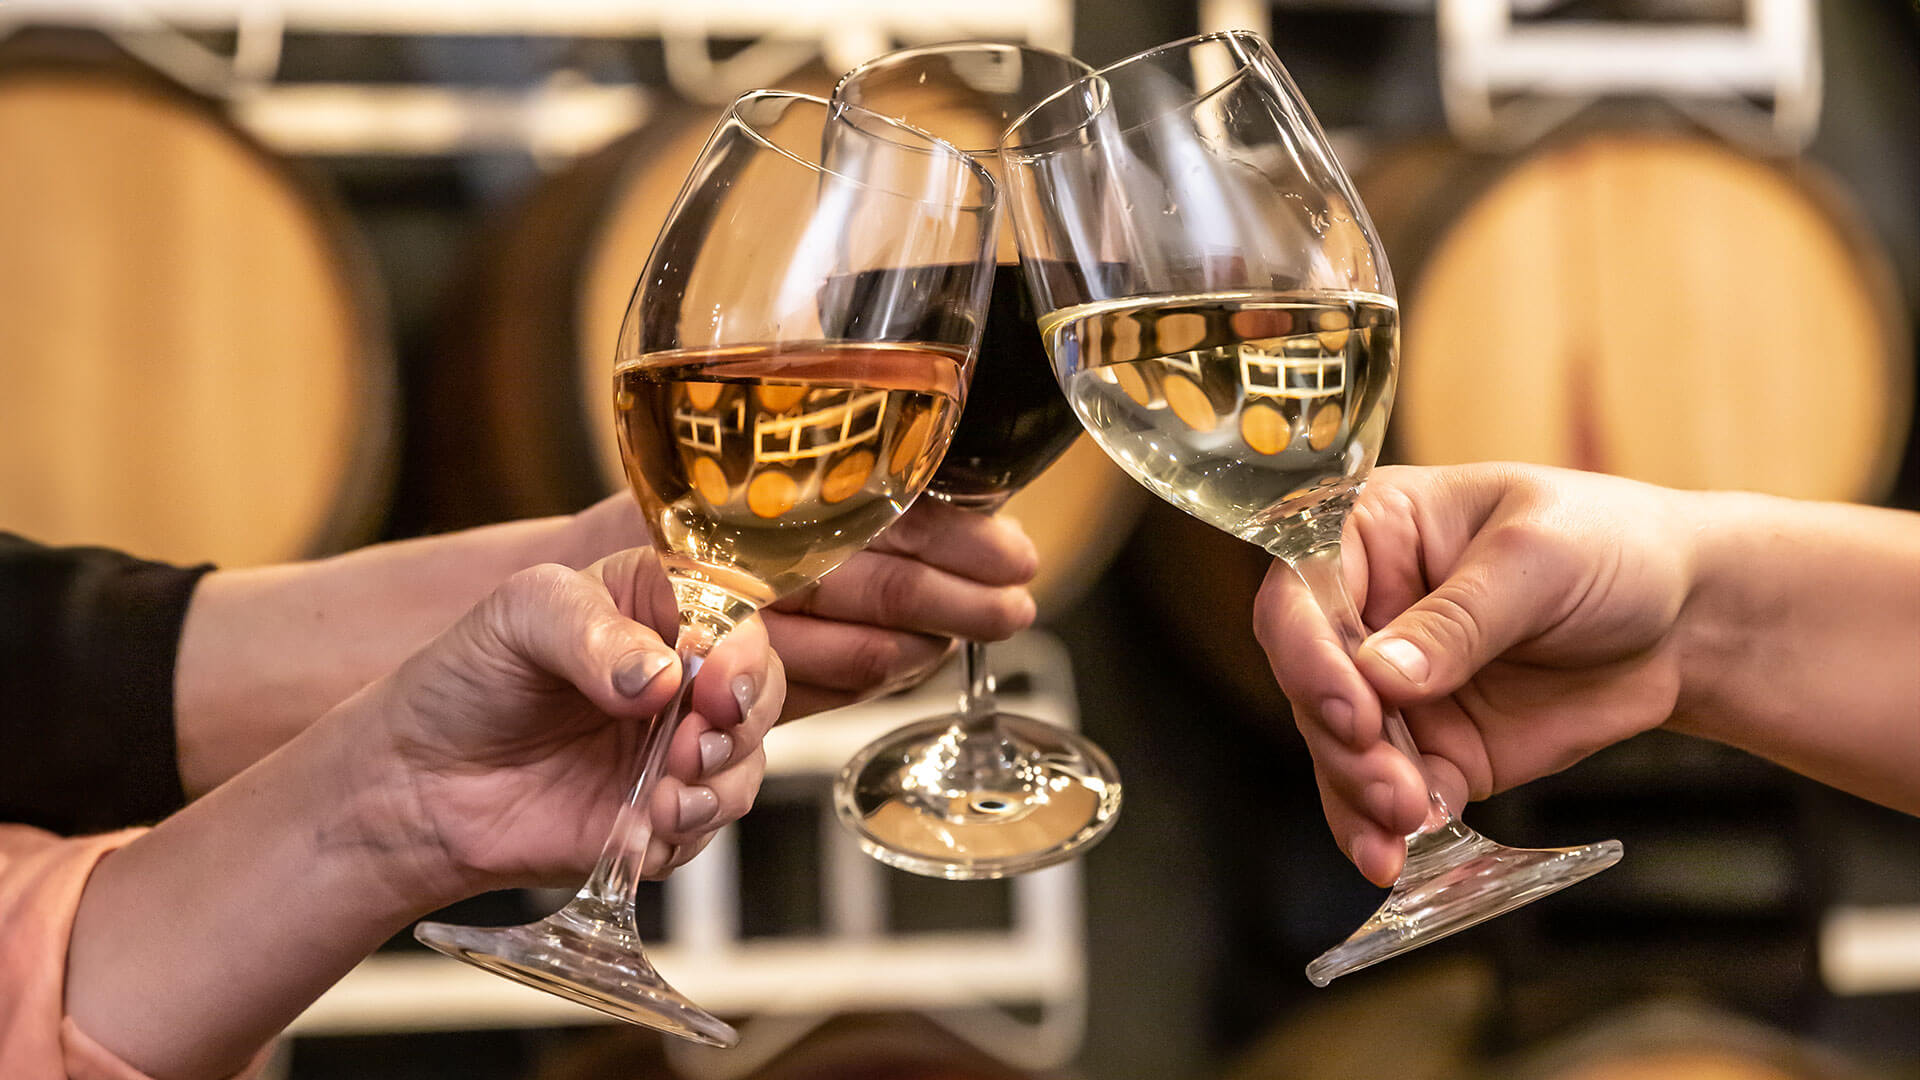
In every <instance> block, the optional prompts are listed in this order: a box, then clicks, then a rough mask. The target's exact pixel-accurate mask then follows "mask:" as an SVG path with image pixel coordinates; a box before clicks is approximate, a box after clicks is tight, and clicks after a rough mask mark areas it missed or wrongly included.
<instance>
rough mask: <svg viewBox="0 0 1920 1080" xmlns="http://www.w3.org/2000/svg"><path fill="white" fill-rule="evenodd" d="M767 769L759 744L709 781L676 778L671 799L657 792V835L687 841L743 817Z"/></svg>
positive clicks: (670, 839) (677, 840)
mask: <svg viewBox="0 0 1920 1080" xmlns="http://www.w3.org/2000/svg"><path fill="white" fill-rule="evenodd" d="M766 773H767V755H766V751H765V750H764V749H762V748H760V747H757V746H756V747H754V749H753V752H752V753H750V754H748V755H746V756H745V757H743V758H741V759H740V760H739V761H736V762H734V763H732V764H731V765H729V766H727V767H726V768H725V769H722V770H721V771H720V772H719V773H717V774H715V775H714V776H711V777H709V778H708V779H707V781H706V782H705V783H702V784H679V783H677V782H676V784H675V786H676V787H677V788H678V789H679V790H678V791H676V792H675V793H674V795H673V797H672V798H671V799H668V798H663V797H659V796H656V797H655V799H654V802H653V803H652V804H651V805H650V812H651V813H652V814H653V815H654V821H655V823H656V831H655V835H657V836H661V837H664V838H665V839H667V840H669V841H672V842H674V843H677V844H683V845H684V844H689V843H692V842H694V841H696V840H699V839H700V838H701V837H703V836H706V835H708V834H710V833H713V832H715V831H717V830H719V829H720V828H722V827H723V826H725V825H728V824H730V823H732V822H735V821H738V820H740V819H741V818H743V817H745V816H746V814H747V811H749V810H751V809H753V800H754V798H755V796H757V795H758V794H759V793H760V783H761V781H762V780H763V779H765V777H766ZM663 786H664V785H663Z"/></svg>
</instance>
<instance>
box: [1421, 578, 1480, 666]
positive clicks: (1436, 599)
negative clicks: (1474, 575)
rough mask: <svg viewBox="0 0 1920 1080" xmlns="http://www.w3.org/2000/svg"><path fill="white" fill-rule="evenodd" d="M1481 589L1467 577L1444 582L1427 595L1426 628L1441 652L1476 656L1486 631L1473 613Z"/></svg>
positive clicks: (1451, 654)
mask: <svg viewBox="0 0 1920 1080" xmlns="http://www.w3.org/2000/svg"><path fill="white" fill-rule="evenodd" d="M1481 592H1483V588H1482V587H1481V586H1479V585H1477V584H1474V583H1473V582H1472V579H1467V580H1465V581H1458V582H1448V583H1447V585H1446V586H1445V587H1443V588H1441V589H1437V590H1435V591H1434V592H1433V593H1431V594H1430V595H1429V596H1428V597H1427V602H1426V608H1427V610H1426V615H1427V618H1426V619H1425V620H1424V621H1425V622H1426V624H1427V625H1426V631H1427V633H1428V635H1429V636H1430V637H1431V638H1432V639H1433V641H1434V643H1435V644H1437V645H1438V646H1439V647H1440V651H1441V652H1442V653H1443V654H1444V655H1448V656H1478V655H1479V653H1480V648H1481V646H1482V644H1483V643H1484V642H1485V641H1486V640H1487V635H1486V630H1485V628H1484V627H1482V626H1481V624H1480V619H1479V617H1478V616H1476V615H1475V614H1474V611H1475V609H1476V608H1477V607H1478V606H1479V604H1480V602H1481V601H1480V595H1479V594H1480V593H1481Z"/></svg>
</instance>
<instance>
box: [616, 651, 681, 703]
mask: <svg viewBox="0 0 1920 1080" xmlns="http://www.w3.org/2000/svg"><path fill="white" fill-rule="evenodd" d="M672 663H673V658H672V657H670V656H662V655H661V654H659V653H656V652H645V651H642V652H635V653H628V654H627V655H626V656H624V657H621V658H620V660H619V662H618V663H616V664H614V665H613V688H614V689H615V690H617V691H619V692H620V693H621V695H622V696H625V697H639V696H640V693H641V691H643V690H645V689H646V688H647V687H648V686H649V685H650V684H651V683H652V682H653V680H654V679H656V678H658V677H659V675H660V673H661V672H663V671H665V670H667V666H668V665H670V664H672Z"/></svg>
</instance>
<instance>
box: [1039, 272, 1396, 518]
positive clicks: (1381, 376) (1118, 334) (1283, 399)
mask: <svg viewBox="0 0 1920 1080" xmlns="http://www.w3.org/2000/svg"><path fill="white" fill-rule="evenodd" d="M1396 324H1397V313H1396V309H1395V306H1394V304H1393V301H1391V300H1388V299H1387V298H1386V297H1383V296H1375V295H1368V294H1362V293H1355V294H1351V295H1341V294H1319V295H1315V294H1299V295H1286V294H1259V293H1220V294H1213V295H1207V294H1199V295H1193V296H1155V297H1148V298H1144V299H1128V300H1116V301H1107V302H1102V303H1096V304H1084V305H1081V306H1079V307H1073V308H1067V309H1065V310H1062V311H1056V312H1054V313H1052V314H1051V315H1049V316H1047V318H1046V319H1045V320H1044V321H1043V323H1042V327H1043V332H1044V335H1045V338H1046V341H1047V344H1048V347H1049V349H1050V350H1051V351H1052V353H1053V355H1054V357H1055V358H1056V360H1057V362H1058V364H1059V365H1060V370H1061V371H1062V373H1063V374H1064V375H1065V376H1066V379H1067V396H1068V398H1069V399H1070V400H1071V401H1072V402H1073V407H1074V410H1075V411H1076V412H1077V413H1078V414H1079V416H1080V419H1081V421H1082V422H1084V423H1085V424H1086V426H1087V431H1088V432H1090V433H1091V434H1092V435H1093V438H1094V440H1095V441H1096V442H1098V443H1099V444H1100V446H1101V449H1103V450H1105V451H1106V452H1107V454H1108V455H1109V456H1111V457H1112V458H1113V460H1114V461H1115V462H1117V463H1119V465H1120V467H1121V468H1123V469H1125V470H1126V471H1127V472H1128V473H1129V474H1131V475H1132V476H1133V477H1134V479H1136V480H1138V481H1140V482H1141V483H1142V484H1145V485H1146V486H1147V488H1148V489H1150V490H1151V491H1152V492H1153V493H1154V494H1156V495H1158V496H1160V497H1161V498H1163V499H1165V500H1167V501H1168V502H1170V503H1172V504H1173V505H1175V506H1177V507H1179V508H1180V509H1182V510H1185V511H1186V512H1187V513H1189V514H1192V515H1193V516H1195V517H1197V518H1199V519H1200V520H1202V521H1205V522H1207V523H1208V524H1210V525H1213V526H1215V527H1217V528H1220V529H1224V530H1226V531H1227V532H1229V533H1232V534H1233V535H1235V536H1238V537H1240V538H1241V539H1243V540H1247V541H1251V542H1252V543H1255V544H1259V545H1260V546H1262V547H1267V546H1270V545H1273V544H1275V543H1277V542H1278V541H1279V540H1280V538H1281V536H1282V534H1283V533H1285V532H1286V531H1287V530H1288V528H1289V527H1290V525H1291V524H1292V523H1291V521H1290V519H1292V518H1293V517H1295V516H1296V515H1298V514H1299V513H1301V512H1302V511H1305V510H1308V509H1315V508H1322V507H1323V506H1324V504H1325V503H1326V502H1327V501H1328V500H1330V499H1335V498H1351V496H1352V492H1353V491H1354V488H1355V486H1356V485H1357V484H1358V483H1359V482H1360V481H1361V480H1362V479H1363V478H1364V477H1365V475H1366V472H1367V470H1368V469H1370V468H1371V467H1372V466H1373V462H1374V459H1375V457H1376V456H1378V454H1379V451H1380V438H1381V435H1382V434H1383V433H1384V432H1385V430H1386V425H1387V413H1388V411H1389V409H1390V407H1391V405H1392V399H1393V366H1394V352H1395V344H1396V341H1397V333H1396Z"/></svg>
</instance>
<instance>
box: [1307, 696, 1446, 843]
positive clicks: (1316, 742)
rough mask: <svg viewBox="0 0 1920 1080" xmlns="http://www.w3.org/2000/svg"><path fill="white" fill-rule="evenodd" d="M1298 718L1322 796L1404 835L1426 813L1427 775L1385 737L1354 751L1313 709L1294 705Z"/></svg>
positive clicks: (1415, 827)
mask: <svg viewBox="0 0 1920 1080" xmlns="http://www.w3.org/2000/svg"><path fill="white" fill-rule="evenodd" d="M1294 722H1295V724H1296V725H1297V726H1298V727H1299V728H1300V734H1301V737H1302V738H1303V739H1304V740H1305V741H1306V744H1307V751H1308V752H1309V753H1310V754H1312V755H1313V763H1314V768H1315V770H1316V771H1317V775H1318V776H1319V778H1320V781H1321V796H1322V798H1323V800H1324V799H1326V798H1328V797H1334V798H1338V799H1339V801H1340V802H1341V804H1342V805H1344V806H1345V807H1347V808H1348V809H1349V810H1351V811H1352V812H1353V813H1354V814H1357V815H1359V816H1361V817H1364V818H1366V819H1367V820H1368V821H1370V822H1372V823H1373V824H1375V825H1377V826H1379V827H1380V828H1382V829H1385V830H1387V831H1388V832H1390V833H1392V834H1393V835H1395V836H1405V835H1406V834H1407V833H1410V832H1412V831H1414V830H1415V829H1417V828H1419V827H1420V824H1421V822H1423V821H1425V820H1426V817H1427V785H1426V779H1425V777H1423V776H1422V775H1421V774H1420V771H1419V770H1418V769H1416V768H1414V766H1413V763H1412V762H1411V761H1409V760H1407V757H1406V755H1404V754H1402V753H1400V752H1399V751H1398V750H1396V749H1394V747H1393V745H1392V744H1391V743H1389V742H1387V741H1386V740H1384V739H1382V740H1377V741H1375V742H1374V743H1373V744H1372V745H1370V746H1367V747H1364V748H1359V749H1356V748H1354V747H1351V746H1348V745H1347V744H1345V743H1342V742H1340V741H1339V740H1338V739H1336V738H1334V737H1333V736H1332V735H1331V734H1329V733H1328V731H1327V729H1326V726H1325V725H1324V724H1322V723H1318V722H1316V721H1315V720H1314V719H1313V717H1312V716H1311V710H1310V709H1308V708H1306V707H1304V706H1296V707H1295V708H1294Z"/></svg>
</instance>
